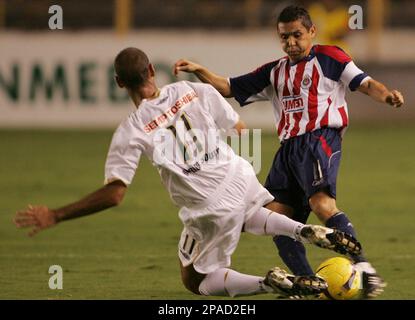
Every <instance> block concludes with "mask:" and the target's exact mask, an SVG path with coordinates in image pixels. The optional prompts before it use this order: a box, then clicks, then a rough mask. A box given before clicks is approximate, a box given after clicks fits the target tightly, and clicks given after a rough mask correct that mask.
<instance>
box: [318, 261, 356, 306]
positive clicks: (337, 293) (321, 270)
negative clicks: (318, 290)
mask: <svg viewBox="0 0 415 320" xmlns="http://www.w3.org/2000/svg"><path fill="white" fill-rule="evenodd" d="M316 273H317V275H318V276H320V277H322V278H323V279H324V280H326V282H327V284H328V289H327V290H326V291H325V292H324V293H323V294H322V296H321V298H322V299H334V300H350V299H357V298H358V297H359V294H360V288H361V283H362V276H361V273H360V272H359V271H357V270H356V269H355V268H354V266H353V263H352V262H351V261H350V260H349V259H346V258H343V257H335V258H330V259H327V260H325V261H324V262H322V263H321V264H320V265H319V266H318V268H317V271H316Z"/></svg>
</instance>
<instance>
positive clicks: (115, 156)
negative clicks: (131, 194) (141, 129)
mask: <svg viewBox="0 0 415 320" xmlns="http://www.w3.org/2000/svg"><path fill="white" fill-rule="evenodd" d="M135 130H136V129H134V128H133V126H132V125H131V124H130V123H128V121H126V122H123V123H122V124H121V125H120V126H119V127H118V129H117V130H116V131H115V133H114V135H113V137H112V141H111V145H110V148H109V151H108V155H107V160H106V163H105V182H104V184H108V183H111V182H113V181H115V180H121V181H122V182H123V183H124V184H125V185H127V186H128V185H130V184H131V182H132V180H133V178H134V175H135V171H136V169H137V166H138V163H139V161H140V157H141V153H142V150H141V146H140V144H138V143H135V142H134V133H135Z"/></svg>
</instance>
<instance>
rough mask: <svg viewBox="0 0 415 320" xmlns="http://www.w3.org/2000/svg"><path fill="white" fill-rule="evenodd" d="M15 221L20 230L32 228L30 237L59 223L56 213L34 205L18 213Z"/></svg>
mask: <svg viewBox="0 0 415 320" xmlns="http://www.w3.org/2000/svg"><path fill="white" fill-rule="evenodd" d="M13 221H14V224H15V225H16V226H17V227H18V228H32V229H31V230H30V232H29V233H28V235H29V236H30V237H32V236H34V235H35V234H36V233H38V232H39V231H41V230H43V229H46V228H49V227H51V226H53V225H55V224H56V223H57V221H56V216H55V213H54V212H53V211H52V210H50V209H49V208H48V207H46V206H32V205H28V207H27V208H26V209H24V210H20V211H17V212H16V215H15V217H14V219H13Z"/></svg>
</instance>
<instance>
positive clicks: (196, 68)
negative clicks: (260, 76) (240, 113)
mask: <svg viewBox="0 0 415 320" xmlns="http://www.w3.org/2000/svg"><path fill="white" fill-rule="evenodd" d="M180 71H182V72H188V73H193V74H195V75H196V77H198V78H199V80H200V81H202V82H204V83H209V84H211V85H212V86H213V87H214V88H215V89H216V90H218V91H219V92H220V94H221V95H222V96H224V97H227V98H230V97H232V92H231V87H230V85H229V82H228V79H226V78H224V77H222V76H219V75H217V74H215V73H213V72H211V71H209V70H208V69H207V68H205V67H204V66H202V65H200V64H197V63H195V62H192V61H189V60H185V59H180V60H178V61H177V62H176V63H175V64H174V68H173V73H174V74H175V75H176V76H177V74H178V73H179V72H180Z"/></svg>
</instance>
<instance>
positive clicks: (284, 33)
mask: <svg viewBox="0 0 415 320" xmlns="http://www.w3.org/2000/svg"><path fill="white" fill-rule="evenodd" d="M278 36H279V39H280V42H281V46H282V49H283V50H284V52H286V53H287V54H288V57H289V58H290V60H291V61H292V62H296V61H299V60H301V59H302V58H304V57H305V56H307V55H308V54H309V52H310V50H311V47H312V45H313V38H314V37H315V27H314V26H312V27H311V28H310V30H307V28H306V27H304V26H303V24H302V22H301V20H296V21H292V22H280V23H278Z"/></svg>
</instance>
